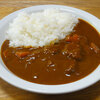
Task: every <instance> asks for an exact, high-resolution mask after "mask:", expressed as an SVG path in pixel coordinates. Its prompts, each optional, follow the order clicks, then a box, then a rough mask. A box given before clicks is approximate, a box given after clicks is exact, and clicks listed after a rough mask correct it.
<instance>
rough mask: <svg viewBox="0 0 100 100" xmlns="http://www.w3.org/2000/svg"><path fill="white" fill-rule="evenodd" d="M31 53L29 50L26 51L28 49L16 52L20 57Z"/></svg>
mask: <svg viewBox="0 0 100 100" xmlns="http://www.w3.org/2000/svg"><path fill="white" fill-rule="evenodd" d="M28 54H29V52H26V51H24V52H23V51H20V52H18V51H17V52H16V53H15V55H16V56H17V57H18V58H22V57H25V56H27V55H28Z"/></svg>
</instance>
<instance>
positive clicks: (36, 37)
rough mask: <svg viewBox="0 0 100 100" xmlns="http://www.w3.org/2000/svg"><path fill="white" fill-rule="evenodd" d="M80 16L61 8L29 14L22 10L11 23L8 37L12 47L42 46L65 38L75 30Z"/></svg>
mask: <svg viewBox="0 0 100 100" xmlns="http://www.w3.org/2000/svg"><path fill="white" fill-rule="evenodd" d="M77 23H78V18H77V17H76V16H75V15H73V14H71V13H66V12H62V11H60V10H59V9H53V8H52V9H46V10H44V11H42V12H37V13H36V12H35V13H31V14H28V13H26V12H21V13H19V14H18V16H17V17H16V18H15V19H14V20H13V21H12V23H10V25H9V28H8V30H7V39H8V40H10V43H9V46H11V47H19V46H24V47H29V46H31V47H39V46H40V47H42V46H45V45H49V44H51V43H54V42H58V41H59V40H61V39H64V38H65V37H66V35H68V34H70V33H71V32H72V31H73V28H74V26H75V25H76V24H77Z"/></svg>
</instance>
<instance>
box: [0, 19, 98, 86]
mask: <svg viewBox="0 0 100 100" xmlns="http://www.w3.org/2000/svg"><path fill="white" fill-rule="evenodd" d="M99 48H100V36H99V34H98V32H97V31H96V30H95V29H94V28H93V27H92V26H91V25H90V24H88V23H87V22H85V21H83V20H81V19H79V23H78V24H77V25H76V27H75V28H74V31H73V32H72V33H71V34H70V35H69V36H67V37H66V38H65V39H63V40H60V41H59V43H55V44H53V45H50V46H45V47H39V48H31V47H30V48H24V47H18V48H12V47H9V40H6V41H5V42H4V43H3V45H2V49H1V56H2V59H3V61H4V63H5V65H6V67H7V68H8V69H9V70H10V71H11V72H12V73H14V74H15V75H16V76H18V77H20V78H22V79H24V80H27V81H30V82H33V83H39V84H49V85H52V84H53V85H54V84H65V83H70V82H74V81H77V80H79V79H82V78H83V77H85V76H87V75H88V74H90V73H91V72H93V71H94V70H95V69H96V68H97V66H98V65H99V63H100V49H99Z"/></svg>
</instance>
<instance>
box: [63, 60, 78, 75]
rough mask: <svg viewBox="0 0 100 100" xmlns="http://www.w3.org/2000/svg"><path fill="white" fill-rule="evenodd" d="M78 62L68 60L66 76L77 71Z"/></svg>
mask: <svg viewBox="0 0 100 100" xmlns="http://www.w3.org/2000/svg"><path fill="white" fill-rule="evenodd" d="M76 65H77V63H76V61H75V60H72V59H71V60H68V62H66V65H65V66H66V67H65V68H66V69H65V75H66V76H70V75H71V74H72V73H74V72H75V71H76V67H77V66H76Z"/></svg>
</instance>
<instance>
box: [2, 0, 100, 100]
mask: <svg viewBox="0 0 100 100" xmlns="http://www.w3.org/2000/svg"><path fill="white" fill-rule="evenodd" d="M38 4H62V5H67V6H72V7H76V8H80V9H82V10H85V11H87V12H89V13H91V14H93V15H95V16H97V17H98V18H100V0H50V1H47V0H45V1H44V0H42V1H41V0H0V19H2V18H3V17H4V16H6V15H8V14H9V13H12V12H14V11H16V10H18V9H21V8H25V7H30V6H32V5H38ZM51 99H52V100H100V81H99V82H97V83H96V84H94V85H92V86H91V87H88V88H86V89H84V90H81V91H78V92H74V93H69V94H61V95H43V94H37V93H30V92H27V91H24V90H21V89H18V88H16V87H14V86H11V85H10V84H8V83H6V82H5V81H3V80H2V79H0V100H51Z"/></svg>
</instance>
